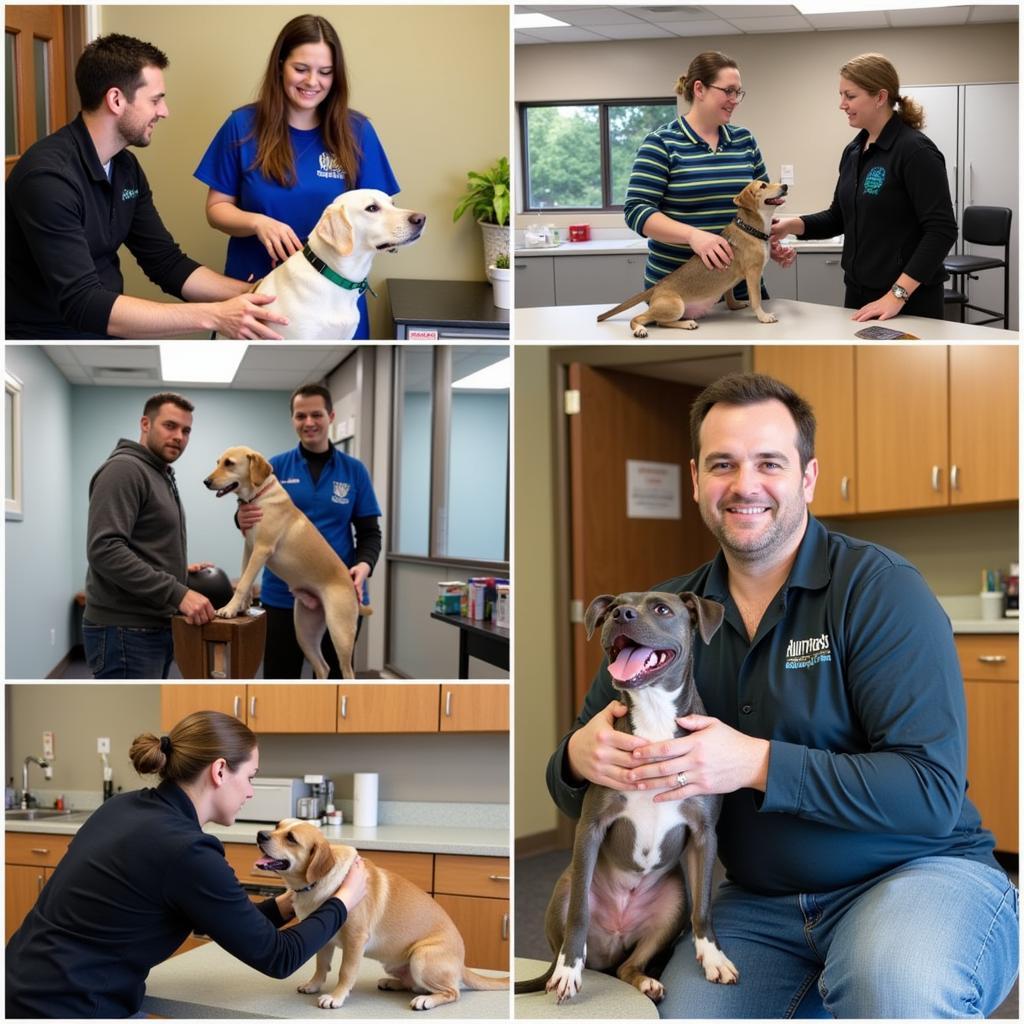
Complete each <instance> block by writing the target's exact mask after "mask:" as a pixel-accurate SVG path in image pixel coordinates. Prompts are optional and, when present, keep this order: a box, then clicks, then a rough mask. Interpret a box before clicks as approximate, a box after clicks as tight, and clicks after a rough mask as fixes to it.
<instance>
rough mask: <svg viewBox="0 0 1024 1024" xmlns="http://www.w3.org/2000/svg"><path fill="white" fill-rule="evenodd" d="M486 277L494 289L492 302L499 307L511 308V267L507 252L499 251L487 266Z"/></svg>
mask: <svg viewBox="0 0 1024 1024" xmlns="http://www.w3.org/2000/svg"><path fill="white" fill-rule="evenodd" d="M487 279H488V280H489V281H490V282H491V287H492V288H493V289H494V304H495V305H496V306H497V307H498V308H499V309H511V308H512V268H511V267H510V266H509V258H508V253H507V252H503V253H500V254H499V255H498V256H497V258H496V259H495V260H494V262H493V263H492V264H489V265H488V267H487Z"/></svg>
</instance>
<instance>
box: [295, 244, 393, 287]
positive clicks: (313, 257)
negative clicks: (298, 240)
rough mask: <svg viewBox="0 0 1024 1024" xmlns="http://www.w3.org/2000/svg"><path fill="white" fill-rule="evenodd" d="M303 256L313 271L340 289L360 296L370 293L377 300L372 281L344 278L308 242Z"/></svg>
mask: <svg viewBox="0 0 1024 1024" xmlns="http://www.w3.org/2000/svg"><path fill="white" fill-rule="evenodd" d="M302 255H303V256H305V257H306V259H307V260H308V261H309V262H310V264H311V265H312V267H313V269H314V270H315V271H316V272H317V273H318V274H320V275H321V276H323V277H326V278H327V280H328V281H330V282H332V283H333V284H336V285H338V286H339V287H340V288H345V289H347V290H348V291H350V292H359V294H360V295H362V294H363V292H369V293H370V294H371V295H372V296H373V297H374V298H377V293H376V292H375V291H374V290H373V289H372V288H371V287H370V279H369V278H363V280H362V281H350V280H349V279H348V278H347V277H342V276H341V274H339V273H338V272H337V271H335V270H332V269H331V268H330V267H329V266H327V264H326V263H324V261H323V260H322V259H320V257H319V256H317V254H316V253H315V252H313V250H312V249H310V247H309V242H307V243H306V244H305V245H304V246H303V247H302Z"/></svg>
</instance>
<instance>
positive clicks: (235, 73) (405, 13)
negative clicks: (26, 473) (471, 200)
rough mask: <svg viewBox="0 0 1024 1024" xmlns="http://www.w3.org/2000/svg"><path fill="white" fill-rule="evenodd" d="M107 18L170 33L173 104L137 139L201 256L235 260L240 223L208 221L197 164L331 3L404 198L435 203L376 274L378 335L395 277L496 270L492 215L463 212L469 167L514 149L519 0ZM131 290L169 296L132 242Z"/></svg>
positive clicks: (217, 261) (112, 9)
mask: <svg viewBox="0 0 1024 1024" xmlns="http://www.w3.org/2000/svg"><path fill="white" fill-rule="evenodd" d="M100 11H101V24H100V31H101V32H104V33H106V32H124V33H127V34H128V35H134V36H137V37H139V38H141V39H145V40H148V41H150V42H152V43H154V44H155V45H156V46H159V47H160V48H161V49H162V50H163V51H164V52H165V53H166V54H167V56H168V57H169V58H170V62H171V63H170V66H169V67H168V69H167V71H166V82H167V103H168V106H169V108H170V113H171V116H170V117H169V118H168V119H167V120H166V121H165V122H163V123H162V124H160V125H159V126H158V127H157V129H156V131H155V132H154V135H153V143H152V145H151V146H149V147H148V148H147V149H146V150H136V154H137V155H138V157H139V159H140V160H141V162H142V166H143V168H144V170H145V172H146V175H147V177H148V178H149V181H150V184H151V185H152V187H153V192H154V195H155V197H156V204H157V208H158V209H159V211H160V214H161V216H162V218H163V220H164V223H165V224H166V225H167V227H168V229H169V230H170V231H171V233H172V234H173V235H174V237H175V238H176V239H177V240H178V242H179V243H180V244H181V246H182V248H183V249H184V250H185V252H187V253H188V254H189V255H190V256H192V257H193V258H194V259H197V260H199V261H200V262H202V263H204V264H206V265H208V266H210V267H212V268H214V269H215V270H223V267H224V259H225V254H226V249H227V236H226V235H223V234H221V233H220V232H218V231H215V230H214V229H213V228H211V227H209V225H208V224H207V223H206V217H205V214H204V212H203V210H204V203H205V199H206V192H207V189H206V186H205V185H203V184H202V183H200V182H199V181H198V180H197V179H195V178H193V177H192V172H193V171H194V170H195V169H196V166H197V165H198V163H199V160H200V159H201V157H202V155H203V153H204V152H205V151H206V147H207V146H208V145H209V143H210V140H211V139H212V138H213V136H214V134H215V133H216V131H217V129H218V128H219V127H220V126H221V124H222V123H223V122H224V120H225V118H226V117H227V116H228V114H229V113H230V112H231V111H232V110H234V109H235V108H236V107H239V106H242V105H244V104H246V103H249V102H251V101H252V100H253V98H254V96H255V91H256V89H257V87H258V84H259V80H260V77H261V76H262V74H263V68H264V65H265V62H266V60H267V57H268V55H269V53H270V47H271V45H272V44H273V42H274V39H275V38H276V36H277V33H278V32H279V31H280V29H281V27H282V26H283V25H284V24H285V22H287V21H288V20H289V19H290V18H292V17H294V16H295V15H297V14H300V13H311V14H320V15H323V16H324V17H326V18H328V19H330V21H331V24H333V25H334V27H335V28H336V29H337V31H338V34H339V36H340V37H341V42H342V46H343V47H344V50H345V59H346V62H347V64H348V68H349V82H350V86H351V89H352V105H353V106H354V107H355V108H356V109H358V110H361V111H362V112H363V113H365V114H366V115H367V116H369V118H370V120H371V121H372V122H373V124H374V127H375V128H376V129H377V134H378V135H379V136H380V138H381V141H382V143H383V145H384V148H385V151H386V152H387V154H388V159H389V160H390V162H391V166H392V168H393V169H394V172H395V176H396V177H397V178H398V181H399V184H400V185H401V186H402V192H401V195H400V199H399V202H400V204H401V205H407V206H410V207H412V208H413V209H416V210H421V211H423V212H424V213H426V214H427V217H428V223H427V227H426V230H425V233H424V235H423V237H422V239H421V240H420V241H419V242H418V243H417V244H416V245H414V246H412V247H411V248H409V249H405V250H402V251H401V252H399V253H398V254H396V255H390V254H382V255H381V256H380V258H379V259H378V260H377V262H376V265H375V266H374V270H373V273H372V274H371V277H370V280H371V283H372V284H373V286H374V288H375V290H376V291H377V292H378V293H379V295H380V298H379V299H376V300H375V299H373V298H372V297H370V299H369V301H370V316H371V320H372V324H373V330H374V335H373V336H374V337H385V338H386V337H388V336H389V334H388V332H389V330H390V321H389V320H388V315H387V311H388V304H387V295H386V291H382V290H381V287H380V285H381V284H382V283H383V281H384V280H385V279H386V278H388V277H406V278H417V279H432V278H438V279H441V278H444V279H450V280H466V281H472V280H478V281H482V280H485V273H484V263H483V244H482V242H481V239H480V229H479V228H478V227H477V226H476V225H475V224H474V223H473V221H472V218H471V217H470V216H468V215H467V216H464V217H463V218H462V219H461V220H460V221H459V222H458V223H457V224H453V223H452V211H453V210H454V208H455V206H456V204H457V202H458V200H459V197H460V196H461V194H462V192H463V189H464V186H465V182H466V172H467V171H470V170H484V169H486V168H488V167H490V166H491V165H492V164H493V163H494V162H495V161H496V160H497V159H498V158H499V157H501V156H504V155H506V154H507V153H508V144H509V143H508V109H509V91H508V80H509V68H508V63H509V61H508V52H509V43H508V10H507V8H505V7H500V6H499V7H484V6H467V7H453V6H452V7H446V6H424V7H387V6H373V5H366V6H338V5H334V6H326V5H322V6H310V7H285V6H268V7H264V6H260V5H259V4H245V5H242V6H236V7H226V6H187V7H165V6H161V5H149V4H133V5H130V6H124V7H121V6H105V7H102V8H101V9H100ZM122 264H123V266H124V268H125V271H126V272H125V288H126V291H127V292H128V294H131V295H139V296H143V297H145V298H153V299H159V298H162V297H163V298H165V296H162V293H161V292H160V291H159V290H158V289H156V288H155V287H154V286H153V285H152V284H151V283H150V282H149V281H148V280H147V279H146V278H145V276H144V275H143V274H142V273H141V272H140V271H139V269H138V267H137V266H136V265H135V261H134V260H133V259H132V258H131V255H130V254H129V253H127V252H125V253H124V258H123V259H122Z"/></svg>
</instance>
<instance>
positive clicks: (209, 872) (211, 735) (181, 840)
mask: <svg viewBox="0 0 1024 1024" xmlns="http://www.w3.org/2000/svg"><path fill="white" fill-rule="evenodd" d="M130 757H131V759H132V764H133V765H134V766H135V768H136V770H137V771H138V772H139V773H140V774H149V773H153V772H155V773H156V774H158V775H159V776H160V778H161V780H162V781H161V782H160V785H159V786H158V787H157V788H156V789H140V790H137V791H135V792H131V793H124V794H122V795H120V796H116V797H114V798H113V799H111V800H109V801H107V802H106V803H105V804H103V805H102V806H101V807H100V808H99V809H98V810H96V811H95V812H94V813H93V814H91V815H90V816H89V818H88V820H87V821H86V822H85V824H83V825H82V827H81V828H80V829H79V830H78V832H77V833H76V834H75V837H74V839H73V840H72V842H71V844H70V846H69V847H68V851H67V853H66V854H65V855H64V857H63V858H62V859H61V861H60V863H59V864H58V865H57V867H56V869H55V870H54V873H53V876H52V877H51V879H50V880H49V882H48V883H47V884H46V887H45V888H44V889H43V891H42V893H41V894H40V896H39V899H38V900H37V902H36V905H35V906H34V907H33V908H32V910H31V911H30V912H29V914H28V916H27V917H26V918H25V921H24V922H23V923H22V925H21V927H20V928H19V929H18V931H17V932H15V934H14V935H13V936H12V937H11V941H10V942H9V943H8V945H7V958H6V960H7V963H6V976H7V1005H6V1011H7V1012H6V1015H7V1017H8V1018H11V1017H130V1016H133V1015H137V1014H138V1013H139V1009H140V1007H141V1006H142V999H143V996H144V995H145V987H146V986H145V982H146V975H147V974H148V973H149V971H150V969H151V968H152V967H154V966H155V965H156V964H158V963H160V962H161V961H163V960H166V959H167V957H169V956H170V955H171V954H172V953H173V952H174V951H175V950H176V949H177V948H178V946H180V945H181V943H182V942H183V941H184V940H185V939H186V938H187V937H188V935H189V934H190V933H191V932H192V931H198V932H202V933H203V934H205V935H208V936H209V937H210V938H211V939H213V940H214V941H215V942H217V943H218V944H219V945H221V946H223V947H224V949H226V950H227V951H228V952H229V953H231V954H233V955H234V956H236V957H238V959H239V960H241V961H242V962H243V963H246V964H248V965H249V966H250V967H254V968H255V969H256V970H258V971H262V972H263V973H264V974H267V975H270V976H271V977H273V978H285V977H287V976H288V975H290V974H291V973H292V972H294V971H295V970H297V969H298V968H299V967H300V966H301V965H302V964H303V963H305V961H306V960H308V959H309V958H310V957H311V956H313V954H314V953H316V952H317V950H319V949H320V948H321V947H323V946H324V945H325V944H326V943H327V941H328V940H329V939H330V938H331V936H332V935H333V934H334V933H335V932H336V931H337V930H338V929H339V928H340V927H341V926H342V925H343V924H344V923H345V919H346V917H347V916H348V908H351V907H354V906H355V905H356V904H357V903H358V902H359V901H360V900H361V899H362V898H363V896H364V895H365V893H366V869H365V867H364V866H363V864H362V862H361V861H360V862H358V863H357V865H356V867H355V869H354V870H353V871H350V872H349V874H348V876H347V877H346V878H345V881H344V883H343V884H342V886H341V888H339V889H338V891H337V892H336V893H335V894H334V896H333V897H332V898H331V899H328V900H327V901H326V902H325V903H324V904H323V906H322V907H319V908H318V909H317V910H316V911H315V912H314V913H312V914H310V915H309V917H307V918H306V919H305V920H304V921H302V922H301V923H300V924H298V925H296V926H295V927H294V928H289V929H287V930H284V931H279V930H278V929H279V928H280V927H281V925H283V924H284V923H285V922H286V921H287V920H288V919H290V918H291V917H293V916H294V910H293V908H292V900H293V899H294V894H293V893H291V892H287V893H285V894H283V895H281V896H278V897H276V898H273V899H268V900H265V901H264V902H262V903H258V904H256V903H252V902H250V900H249V897H248V896H247V895H246V893H245V891H244V890H243V889H242V887H241V886H240V885H239V884H238V880H237V879H236V878H235V874H234V872H233V871H232V869H231V866H230V865H229V864H228V862H227V861H226V860H225V859H224V847H223V846H222V845H221V843H220V841H219V840H218V839H215V838H214V837H213V836H211V835H208V834H206V833H205V832H203V826H204V825H205V824H207V822H214V823H215V824H218V825H231V824H233V823H234V820H235V815H237V814H238V812H239V811H240V810H241V808H242V805H243V804H244V803H245V802H246V801H247V800H249V799H250V798H251V797H252V795H253V793H252V780H253V778H254V777H255V775H256V772H257V771H258V768H259V750H258V749H257V747H256V736H255V735H254V734H253V733H252V732H251V731H250V730H249V729H248V728H246V726H244V725H243V724H242V723H241V722H239V721H238V720H237V719H235V718H232V717H231V716H230V715H225V714H221V713H220V712H217V711H199V712H196V713H195V714H192V715H189V716H188V717H187V718H185V719H183V720H182V721H181V722H179V723H178V724H177V725H176V726H175V727H174V728H173V729H172V730H171V732H170V734H169V735H168V736H161V737H157V736H154V735H153V734H152V733H145V734H143V735H142V736H139V737H137V738H136V739H135V741H134V743H133V744H132V747H131V751H130ZM253 852H254V855H256V854H257V851H256V849H255V848H254V851H253ZM254 859H255V856H254Z"/></svg>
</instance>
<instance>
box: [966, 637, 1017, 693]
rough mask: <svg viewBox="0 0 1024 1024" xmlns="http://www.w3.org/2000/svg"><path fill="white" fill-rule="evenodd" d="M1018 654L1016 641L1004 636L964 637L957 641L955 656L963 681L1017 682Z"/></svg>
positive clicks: (1015, 638)
mask: <svg viewBox="0 0 1024 1024" xmlns="http://www.w3.org/2000/svg"><path fill="white" fill-rule="evenodd" d="M1017 650H1018V639H1017V637H1016V636H1009V635H1007V634H1005V633H995V634H990V633H961V634H959V635H957V637H956V652H957V654H958V655H959V657H960V671H961V672H962V673H963V677H964V679H982V680H987V681H989V682H997V683H998V682H1008V683H1009V682H1015V681H1016V680H1017V677H1018V667H1017Z"/></svg>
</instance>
